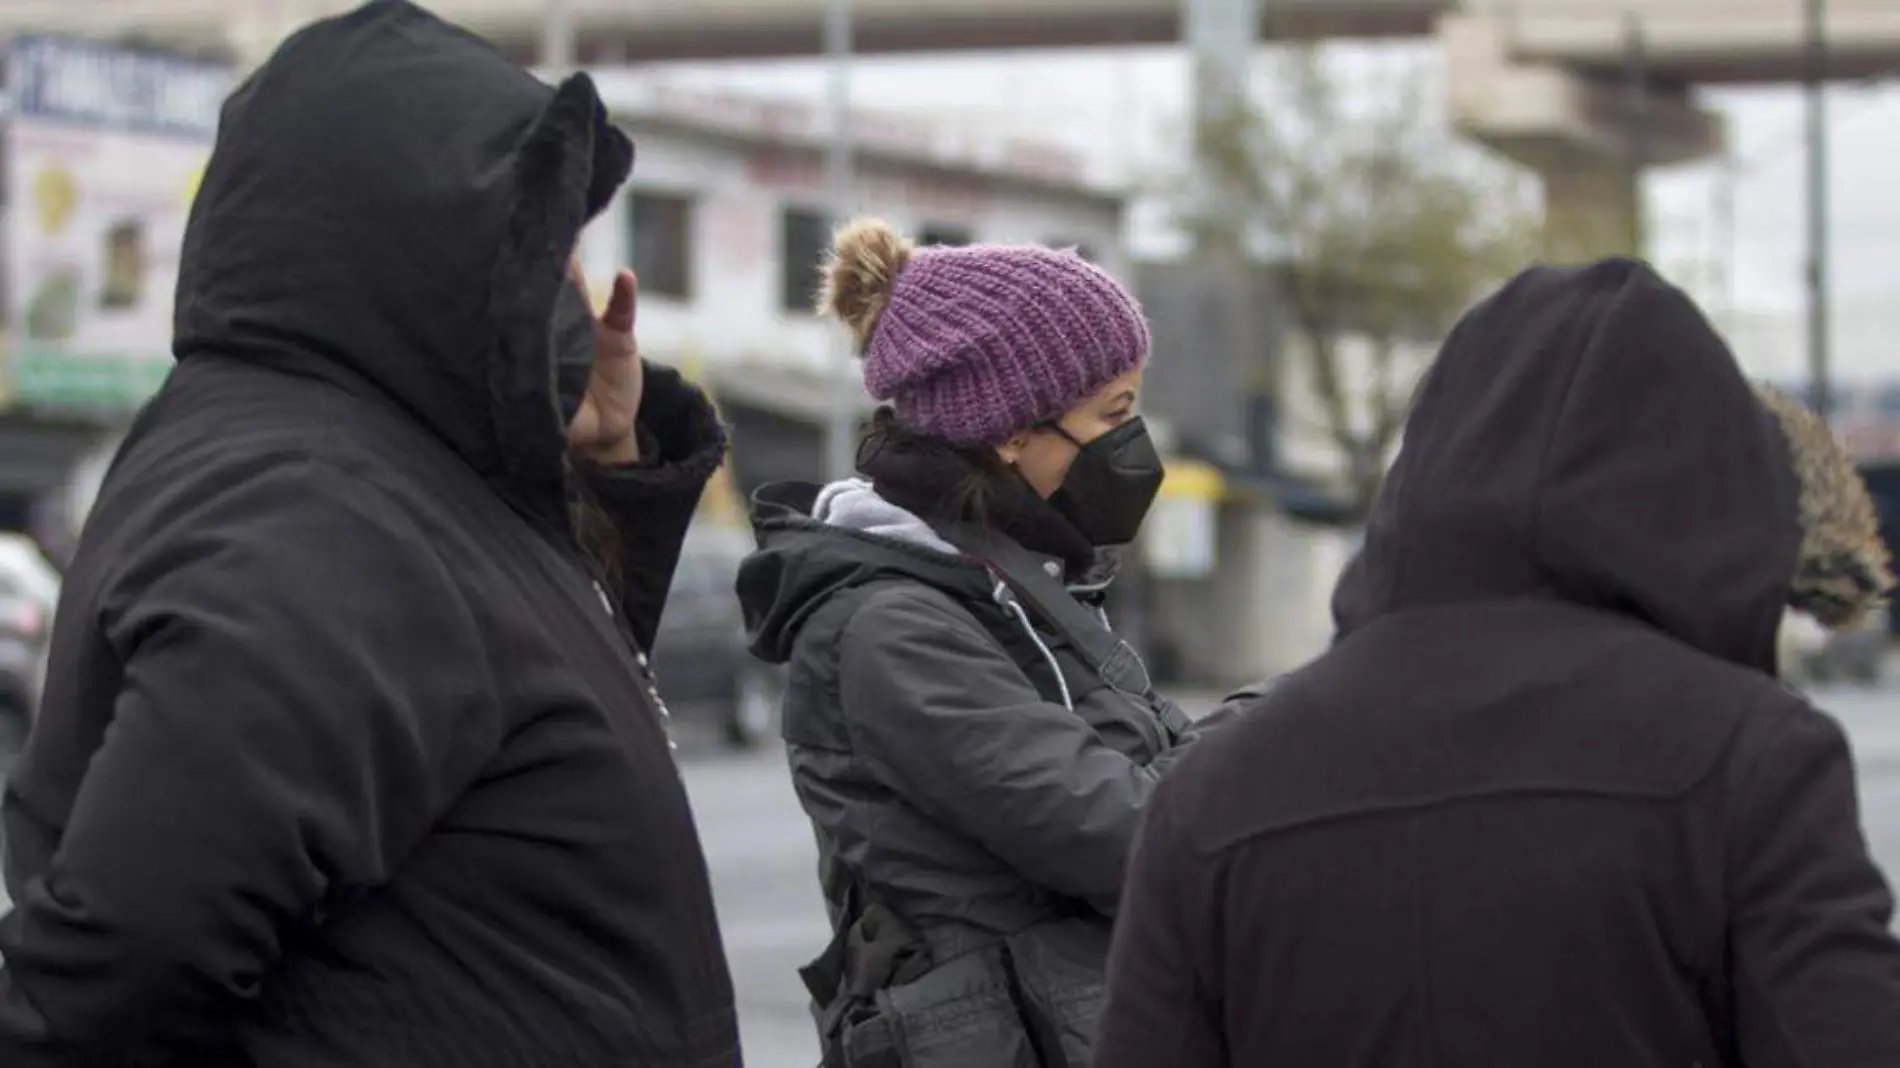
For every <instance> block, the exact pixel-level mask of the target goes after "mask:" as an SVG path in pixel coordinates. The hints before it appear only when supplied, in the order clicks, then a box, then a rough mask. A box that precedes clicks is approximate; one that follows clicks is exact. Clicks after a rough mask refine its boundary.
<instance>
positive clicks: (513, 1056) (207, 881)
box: [0, 0, 740, 1068]
mask: <svg viewBox="0 0 1900 1068" xmlns="http://www.w3.org/2000/svg"><path fill="white" fill-rule="evenodd" d="M631 162H632V147H631V145H630V143H629V142H628V141H627V140H626V138H625V137H624V136H623V135H622V134H620V133H619V132H618V131H616V130H615V129H614V128H613V127H612V126H610V125H609V123H608V121H607V116H606V114H605V111H604V109H603V107H602V105H601V102H600V100H599V98H598V97H597V95H596V94H595V92H594V89H593V87H592V85H591V84H590V83H589V81H588V80H587V79H586V78H585V77H584V76H575V77H573V78H570V79H568V80H567V81H565V82H564V83H562V84H561V85H560V87H559V88H558V89H556V88H550V87H548V86H546V85H544V84H543V83H541V82H539V81H537V80H536V79H535V78H533V77H532V76H530V75H529V74H528V73H526V72H525V71H523V70H521V69H519V68H518V67H516V66H515V65H513V64H511V63H510V62H508V61H507V60H506V59H505V58H504V57H503V56H502V55H501V54H499V53H498V52H497V51H495V50H494V49H493V48H491V47H490V46H489V45H488V44H486V43H484V42H483V41H481V40H479V39H477V38H475V37H473V36H471V35H469V34H467V33H464V32H463V31H461V30H459V29H456V28H454V27H451V26H449V25H446V24H444V23H442V22H441V21H438V20H437V19H436V18H434V17H433V16H431V15H429V14H427V13H425V12H424V11H422V10H420V9H418V8H416V7H414V6H413V5H411V4H408V3H403V2H387V0H386V2H378V3H373V4H370V5H368V6H366V7H363V8H361V9H359V10H357V11H355V12H353V13H350V14H347V15H343V16H340V17H338V18H334V19H330V20H327V21H323V22H319V23H316V24H314V25H313V26H311V27H308V28H306V29H305V30H303V31H302V32H300V33H298V34H296V35H294V36H293V37H291V38H290V39H289V40H288V41H286V42H285V43H284V44H283V45H282V46H281V47H280V48H279V50H278V51H277V52H276V54H275V55H274V56H272V57H271V58H270V60H269V61H268V62H266V63H265V64H264V65H263V66H262V67H261V68H259V69H258V70H257V71H256V72H255V73H254V74H252V75H251V76H250V77H249V78H248V79H247V80H246V81H245V82H244V83H243V84H242V85H241V86H240V87H239V88H238V89H237V90H236V91H235V93H234V94H233V95H232V97H231V98H230V100H229V102H228V103H227V104H226V106H225V108H224V111H223V116H222V123H221V126H220V129H219V132H218V138H217V144H216V147H215V149H214V151H213V153H212V157H211V161H210V164H209V169H208V171H207V173H206V174H205V176H204V181H203V185H202V188H201V190H200V192H199V194H198V197H197V201H196V203H195V205H194V206H193V210H192V214H191V219H190V223H189V226H188V229H187V232H186V236H185V242H184V250H183V260H182V263H181V267H180V277H179V285H178V299H177V310H176V339H175V352H176V355H177V360H178V363H177V367H176V368H175V370H174V372H173V374H172V375H171V377H170V379H169V381H168V382H167V383H166V384H165V386H164V387H163V388H162V390H161V391H160V392H159V394H158V395H157V397H156V398H155V399H154V400H153V401H152V402H151V403H150V404H149V405H148V406H147V407H146V408H145V410H144V411H143V412H142V413H141V414H140V415H139V416H138V418H137V420H136V422H135V423H134V425H133V426H132V428H131V430H130V433H129V435H128V437H127V438H126V440H125V443H124V445H123V447H122V449H121V450H120V452H119V454H118V457H117V460H116V462H115V463H114V465H113V467H112V469H111V471H110V473H109V475H108V476H107V478H106V480H105V484H104V486H103V488H102V490H101V492H100V494H99V497H98V501H97V504H96V506H95V508H94V510H93V512H92V514H91V516H90V519H89V522H88V523H87V525H86V529H85V533H84V536H83V538H82V542H81V545H80V547H79V550H78V553H77V556H76V559H75V560H74V562H73V565H72V567H71V570H70V571H69V573H68V575H67V578H66V584H65V590H64V598H63V601H62V603H61V605H60V607H59V612H58V621H57V629H56V632H55V635H54V638H53V644H52V653H51V660H50V664H49V669H48V673H47V682H46V693H45V704H44V707H43V709H42V711H41V713H40V717H39V721H38V724H37V727H36V730H35V732H34V734H33V737H32V739H31V741H30V742H29V744H28V748H27V751H26V753H25V756H24V759H23V760H22V762H21V764H20V766H19V768H18V770H17V771H16V773H15V775H14V777H13V778H12V780H11V781H10V783H9V785H8V791H7V796H6V802H5V819H6V831H7V835H6V839H7V845H8V850H9V853H8V857H7V865H6V867H7V872H6V874H7V886H8V889H9V891H10V893H11V894H12V896H13V899H14V903H15V907H14V910H13V911H12V912H11V914H9V915H8V916H7V917H6V918H5V919H4V920H3V921H0V953H3V954H4V957H5V965H4V970H0V1064H4V1065H6V1068H107V1066H111V1065H131V1064H138V1065H149V1066H162V1065H178V1066H181V1068H182V1066H190V1068H222V1066H231V1068H236V1066H255V1068H291V1066H295V1068H324V1066H335V1068H346V1066H347V1068H428V1066H434V1065H441V1066H453V1068H482V1066H484V1065H508V1066H511V1068H529V1066H540V1065H545V1066H548V1068H555V1066H559V1068H583V1066H590V1065H591V1066H603V1068H604V1066H607V1065H641V1066H642V1068H661V1066H674V1068H688V1066H692V1068H713V1066H731V1065H737V1064H738V1063H739V1060H740V1058H739V1052H738V1040H737V1031H736V1025H735V1021H734V1017H733V1009H732V986H731V981H730V978H729V976H728V974H727V970H726V965H725V963H724V955H723V953H722V950H721V946H720V939H719V933H718V930H717V928H716V926H715V923H714V915H713V899H712V895H711V893H710V888H709V881H708V877H707V870H706V864H705V861H704V858H703V857H702V854H701V850H700V846H699V843H698V839H697V836H696V834H695V830H694V826H693V820H692V816H691V814H690V812H689V810H688V806H687V798H686V793H685V790H684V788H683V784H682V782H681V779H680V775H679V770H678V768H677V766H676V764H675V762H674V759H673V756H672V753H671V752H670V750H669V743H668V741H667V735H666V731H665V727H664V724H663V723H662V719H663V716H664V710H663V708H662V707H661V705H660V704H659V701H658V699H657V696H656V694H655V691H654V687H653V683H652V680H651V678H650V677H648V675H647V673H646V671H645V669H644V652H643V651H644V650H645V649H646V648H647V647H648V646H649V645H650V644H651V643H652V640H653V635H654V631H655V627H656V625H657V623H658V619H659V615H660V609H661V603H662V600H663V598H664V594H665V591H666V588H667V585H668V582H669V579H670V576H671V573H672V570H673V568H674V565H675V562H676V560H677V557H678V553H679V551H680V543H681V540H682V538H683V536H684V532H685V529H686V526H687V524H688V521H689V519H690V517H691V514H692V512H693V510H694V507H695V504H696V502H697V500H698V497H699V494H700V491H701V488H702V486H703V485H704V483H705V482H706V480H707V479H708V477H709V476H710V475H711V474H712V472H713V471H714V469H715V468H716V467H717V465H718V464H719V462H720V459H721V457H722V455H723V451H724V437H723V433H722V431H721V429H720V427H719V425H718V423H717V420H716V419H715V418H714V416H713V413H712V409H711V407H710V406H709V405H708V403H707V401H706V399H705V397H704V396H703V395H701V394H700V393H699V392H698V391H696V390H695V389H693V388H691V387H689V386H687V385H686V384H684V383H683V382H682V381H681V379H680V377H679V376H678V375H677V374H676V373H674V372H672V371H669V370H667V369H665V368H662V367H658V366H644V367H643V366H642V365H641V363H640V362H639V360H638V358H637V354H636V353H635V351H634V347H633V342H632V336H631V327H632V316H633V303H634V292H633V280H632V278H631V276H630V275H626V274H624V273H623V274H622V276H621V277H620V278H619V279H618V281H617V282H616V286H615V291H614V295H613V297H612V298H611V300H610V301H609V305H608V308H607V310H606V311H605V313H603V315H602V316H601V317H600V318H599V319H598V320H596V318H595V316H594V313H593V309H592V306H591V304H590V302H589V300H588V298H587V296H586V294H585V293H584V292H583V291H582V290H581V289H580V288H579V286H578V285H576V284H575V283H574V281H573V280H572V279H571V278H570V277H569V274H568V272H569V265H570V255H571V252H572V250H573V248H574V245H575V239H576V237H577V235H578V233H579V231H580V229H581V227H582V225H583V223H585V222H586V221H587V219H588V218H589V217H590V216H592V215H593V214H594V213H595V212H597V211H598V210H599V209H600V208H601V207H602V206H603V205H605V204H606V203H607V202H608V199H609V197H611V196H612V195H613V193H614V191H615V189H616V188H617V187H618V186H619V185H620V184H621V182H622V181H623V180H624V179H625V177H626V175H627V173H628V169H629V167H630V166H631ZM583 502H584V503H583ZM577 513H578V514H584V515H587V516H591V517H593V518H592V520H591V521H588V522H585V523H577V522H576V520H575V518H574V517H575V516H576V514H577ZM588 549H591V550H592V551H591V552H590V551H587V550H588Z"/></svg>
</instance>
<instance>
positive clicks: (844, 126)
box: [825, 0, 863, 481]
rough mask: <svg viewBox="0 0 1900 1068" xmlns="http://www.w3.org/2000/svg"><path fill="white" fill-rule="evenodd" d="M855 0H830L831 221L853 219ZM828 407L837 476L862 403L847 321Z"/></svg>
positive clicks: (846, 472)
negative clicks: (853, 16) (853, 23)
mask: <svg viewBox="0 0 1900 1068" xmlns="http://www.w3.org/2000/svg"><path fill="white" fill-rule="evenodd" d="M851 37H852V34H851V0H826V3H825V61H826V63H827V64H829V71H830V92H829V93H828V94H827V98H828V101H827V102H828V107H827V110H828V111H829V113H830V120H831V130H830V140H829V141H828V142H827V143H826V145H825V195H826V201H827V204H828V213H829V215H830V216H831V225H832V226H833V227H834V228H835V227H839V226H843V225H844V224H845V222H846V221H847V220H849V219H850V217H851V213H852V211H853V202H854V200H855V198H854V197H853V195H852V190H853V186H854V185H855V178H854V175H853V166H852V155H853V148H854V146H853V144H852V137H851V53H852V48H853V44H852V39H851ZM829 362H830V364H831V375H830V379H831V381H830V386H831V391H830V392H831V397H830V401H831V403H830V406H829V408H830V410H829V412H828V413H827V415H828V419H827V425H826V427H825V474H826V477H827V478H829V479H831V480H833V481H836V480H838V479H843V478H849V477H850V476H851V474H852V472H853V471H855V470H856V469H857V452H858V448H857V438H858V408H859V405H860V403H861V398H862V395H863V389H862V387H861V386H860V385H859V381H858V368H857V353H856V352H854V351H852V343H851V339H850V337H849V336H847V335H846V333H845V331H844V329H843V327H839V328H838V329H836V330H835V331H833V334H832V356H831V360H830V361H829Z"/></svg>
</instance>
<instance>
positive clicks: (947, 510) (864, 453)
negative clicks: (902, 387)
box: [857, 406, 1020, 526]
mask: <svg viewBox="0 0 1900 1068" xmlns="http://www.w3.org/2000/svg"><path fill="white" fill-rule="evenodd" d="M900 458H901V459H908V460H913V461H916V460H921V461H924V462H926V463H929V464H930V465H931V467H932V468H936V469H941V470H944V471H946V472H948V471H954V472H957V474H956V475H955V476H954V477H952V478H949V479H947V480H946V483H945V485H944V486H943V488H942V496H941V498H940V499H939V500H938V501H937V507H936V508H935V509H933V510H932V511H933V513H934V518H939V519H946V520H950V521H953V522H959V523H973V524H975V525H977V526H989V525H991V520H992V519H993V518H994V517H995V511H996V506H997V503H998V502H999V501H1002V500H1006V499H1007V497H1006V496H1005V494H1007V493H1010V492H1020V490H1019V487H1018V486H1017V485H1016V482H1017V479H1016V473H1015V472H1014V471H1012V470H1011V469H1010V466H1009V465H1008V464H1006V463H1004V462H1003V458H1002V457H1001V456H998V455H997V454H996V450H995V449H990V448H985V447H983V446H980V445H978V446H959V445H952V444H950V443H949V442H947V441H944V440H943V439H941V438H937V437H933V436H931V435H929V434H923V433H919V432H918V431H915V430H912V429H910V428H909V427H906V426H904V425H903V424H901V423H899V422H898V421H897V414H896V413H895V412H894V411H892V410H891V409H890V408H889V407H888V406H887V407H883V408H879V409H878V410H877V412H876V413H875V414H873V415H872V416H871V423H870V425H869V426H867V427H865V429H864V433H863V435H862V436H860V437H859V438H858V456H857V463H858V470H859V471H862V472H864V473H865V474H868V475H870V476H871V477H872V478H873V479H876V478H877V473H878V471H879V470H880V468H883V467H885V466H887V465H888V464H889V463H891V462H892V461H897V460H900Z"/></svg>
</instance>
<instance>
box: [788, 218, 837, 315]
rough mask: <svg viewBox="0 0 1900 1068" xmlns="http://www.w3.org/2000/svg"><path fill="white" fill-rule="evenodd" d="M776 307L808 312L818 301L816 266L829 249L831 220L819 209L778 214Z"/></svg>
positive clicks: (821, 261) (822, 260) (789, 310)
mask: <svg viewBox="0 0 1900 1068" xmlns="http://www.w3.org/2000/svg"><path fill="white" fill-rule="evenodd" d="M778 229H779V307H781V308H783V309H784V310H786V311H788V312H809V311H811V310H812V305H814V304H816V303H817V301H818V281H819V276H818V269H819V266H820V265H821V264H822V263H823V262H824V258H825V253H826V252H827V251H828V250H829V249H830V248H831V219H830V217H829V216H827V215H826V214H825V213H824V212H822V211H813V210H812V209H810V208H798V207H790V206H788V207H786V208H785V209H784V210H783V211H782V212H780V213H779V227H778Z"/></svg>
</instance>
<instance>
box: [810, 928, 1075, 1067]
mask: <svg viewBox="0 0 1900 1068" xmlns="http://www.w3.org/2000/svg"><path fill="white" fill-rule="evenodd" d="M1003 957H1004V954H1003V952H1002V950H1001V949H1000V947H997V948H992V949H989V950H984V951H981V952H976V953H970V954H966V955H964V956H961V957H957V958H955V959H952V960H948V961H945V962H944V963H942V964H940V965H938V966H937V967H935V968H933V969H931V971H930V972H929V974H927V975H925V976H923V977H922V978H920V979H918V980H916V981H915V982H911V983H906V984H903V985H901V986H894V987H892V988H890V989H889V990H885V991H881V992H880V993H879V994H878V999H877V1000H878V1007H879V1009H880V1010H881V1011H880V1012H879V1014H878V1016H877V1017H876V1019H875V1020H874V1021H866V1023H867V1024H870V1025H872V1026H871V1028H870V1029H868V1030H866V1033H865V1037H864V1039H860V1042H861V1043H863V1044H864V1045H866V1046H867V1047H868V1046H869V1045H870V1044H874V1043H876V1042H877V1041H879V1040H880V1039H879V1036H878V1032H879V1031H881V1030H888V1032H889V1034H890V1045H892V1046H893V1047H895V1051H896V1054H897V1061H896V1063H897V1064H899V1065H901V1066H902V1068H1042V1062H1041V1061H1039V1060H1038V1059H1037V1057H1036V1047H1035V1045H1034V1044H1033V1043H1032V1042H1031V1041H1030V1038H1029V1033H1028V1032H1027V1031H1026V1030H1025V1028H1024V1025H1023V1021H1022V1019H1021V1018H1020V1016H1019V1014H1018V1010H1017V1006H1016V1001H1015V998H1014V997H1012V996H1011V990H1010V980H1009V975H1008V973H1007V972H1006V971H1005V969H1004V965H1003ZM861 1027H862V1025H861ZM859 1030H860V1028H853V1029H852V1031H851V1032H849V1033H847V1035H846V1036H845V1043H844V1044H845V1049H846V1051H847V1063H848V1064H849V1065H850V1068H860V1066H859V1065H858V1064H857V1063H856V1062H853V1061H850V1060H849V1053H850V1051H851V1050H852V1048H853V1046H852V1042H853V1039H854V1038H857V1037H858V1034H857V1032H858V1031H859Z"/></svg>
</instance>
